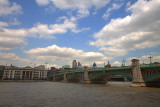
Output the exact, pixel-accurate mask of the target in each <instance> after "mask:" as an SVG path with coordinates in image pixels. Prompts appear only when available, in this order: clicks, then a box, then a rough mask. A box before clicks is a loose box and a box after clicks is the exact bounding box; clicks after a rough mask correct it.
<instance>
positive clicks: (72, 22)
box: [29, 17, 90, 38]
mask: <svg viewBox="0 0 160 107" xmlns="http://www.w3.org/2000/svg"><path fill="white" fill-rule="evenodd" d="M61 20H64V22H63V23H60V24H50V25H46V24H40V23H39V24H36V25H35V26H34V27H32V28H31V29H29V33H31V35H33V34H34V35H38V36H39V38H54V36H53V34H64V33H67V32H68V31H71V32H74V33H79V32H82V31H85V30H89V29H90V28H82V29H77V24H76V18H75V17H71V18H70V19H68V18H67V17H60V18H59V19H58V21H61Z"/></svg>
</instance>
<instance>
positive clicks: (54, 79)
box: [53, 71, 56, 81]
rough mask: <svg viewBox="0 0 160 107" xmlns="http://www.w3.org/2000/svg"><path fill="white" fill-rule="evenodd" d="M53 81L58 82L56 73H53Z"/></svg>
mask: <svg viewBox="0 0 160 107" xmlns="http://www.w3.org/2000/svg"><path fill="white" fill-rule="evenodd" d="M53 81H56V72H55V71H53Z"/></svg>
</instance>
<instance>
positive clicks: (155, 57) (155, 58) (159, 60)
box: [126, 55, 160, 65]
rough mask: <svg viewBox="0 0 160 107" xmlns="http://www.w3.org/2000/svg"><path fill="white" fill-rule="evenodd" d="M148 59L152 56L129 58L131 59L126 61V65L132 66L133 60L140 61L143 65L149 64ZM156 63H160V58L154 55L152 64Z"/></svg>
mask: <svg viewBox="0 0 160 107" xmlns="http://www.w3.org/2000/svg"><path fill="white" fill-rule="evenodd" d="M148 57H150V55H143V56H141V57H129V58H127V59H126V64H127V65H131V60H132V59H139V62H140V64H143V63H145V64H149V63H150V59H149V58H148ZM154 62H160V56H158V55H154V56H153V57H152V63H154Z"/></svg>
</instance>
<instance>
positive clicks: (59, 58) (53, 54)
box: [25, 45, 112, 65]
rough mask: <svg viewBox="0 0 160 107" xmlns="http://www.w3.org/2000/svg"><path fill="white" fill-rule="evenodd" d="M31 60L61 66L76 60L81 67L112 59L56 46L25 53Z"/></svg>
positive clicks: (98, 54)
mask: <svg viewBox="0 0 160 107" xmlns="http://www.w3.org/2000/svg"><path fill="white" fill-rule="evenodd" d="M25 53H26V54H28V55H29V56H30V57H31V58H33V59H35V60H36V61H42V62H45V61H48V62H55V61H56V63H60V62H61V64H66V62H67V64H70V63H71V62H72V60H74V59H76V60H78V61H80V62H81V63H82V64H83V65H85V64H89V63H93V62H95V61H97V62H104V61H106V60H109V59H112V58H109V57H106V56H105V55H103V54H102V53H99V52H84V51H83V50H76V49H73V48H68V47H59V46H56V45H52V46H48V47H45V48H35V49H31V50H28V51H25Z"/></svg>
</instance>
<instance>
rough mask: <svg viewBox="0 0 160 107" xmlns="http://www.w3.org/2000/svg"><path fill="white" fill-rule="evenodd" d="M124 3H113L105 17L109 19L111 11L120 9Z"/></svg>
mask: <svg viewBox="0 0 160 107" xmlns="http://www.w3.org/2000/svg"><path fill="white" fill-rule="evenodd" d="M122 5H123V4H115V3H113V4H112V7H110V8H108V9H107V11H106V12H105V14H104V15H103V18H104V19H106V20H107V19H108V17H109V16H110V13H111V11H113V10H116V9H119V8H120V7H121V6H122Z"/></svg>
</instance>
